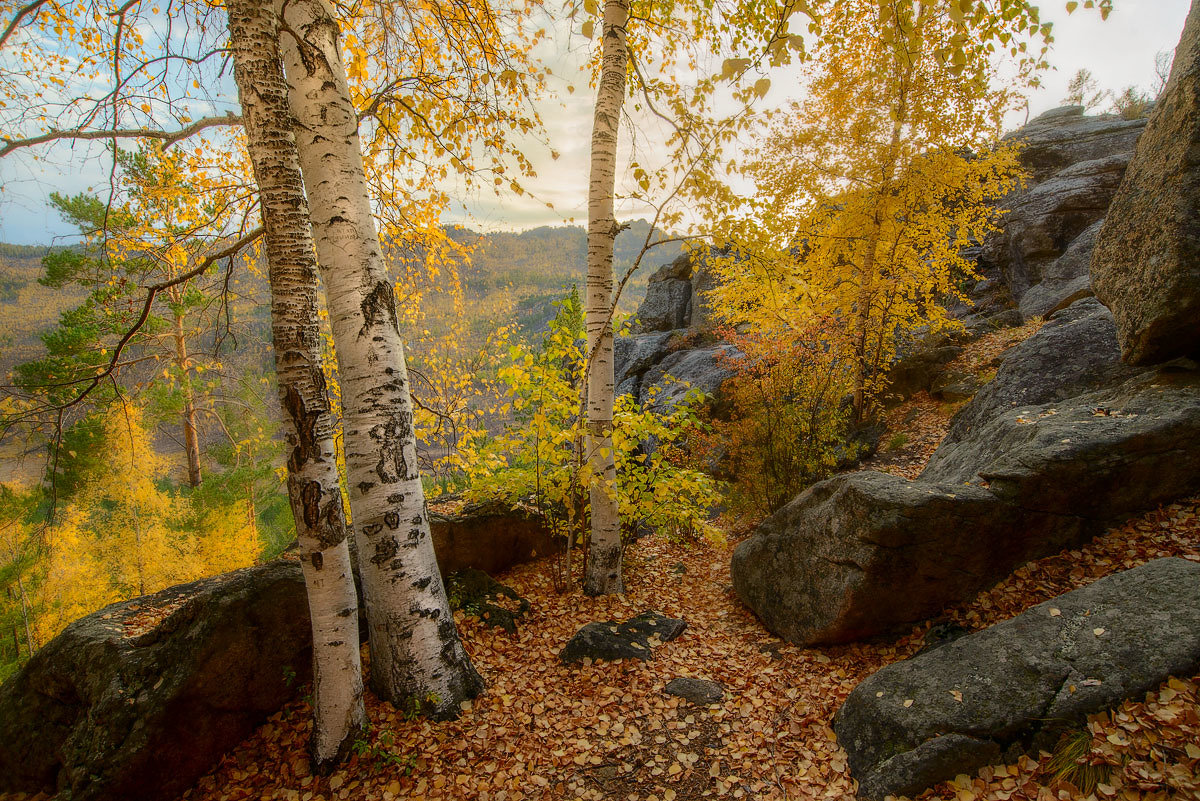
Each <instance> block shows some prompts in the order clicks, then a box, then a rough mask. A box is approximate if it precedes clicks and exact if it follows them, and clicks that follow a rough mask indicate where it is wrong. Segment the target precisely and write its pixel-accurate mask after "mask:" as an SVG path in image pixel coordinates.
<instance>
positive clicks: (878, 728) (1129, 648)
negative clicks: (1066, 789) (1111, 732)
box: [833, 559, 1200, 800]
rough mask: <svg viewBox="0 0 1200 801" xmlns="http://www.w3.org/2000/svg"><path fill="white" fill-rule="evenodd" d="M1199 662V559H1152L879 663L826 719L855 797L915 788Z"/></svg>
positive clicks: (1054, 732) (1045, 743)
mask: <svg viewBox="0 0 1200 801" xmlns="http://www.w3.org/2000/svg"><path fill="white" fill-rule="evenodd" d="M1197 670H1200V564H1196V563H1194V562H1189V561H1186V560H1183V559H1158V560H1155V561H1153V562H1150V563H1148V564H1146V565H1143V566H1141V567H1138V568H1134V569H1133V570H1128V571H1125V572H1122V573H1117V574H1115V575H1112V576H1109V577H1107V578H1103V579H1100V580H1099V581H1096V582H1095V583H1093V584H1091V585H1089V586H1087V587H1084V588H1082V589H1079V590H1076V591H1074V592H1070V593H1067V594H1065V595H1062V596H1059V597H1058V598H1055V599H1054V600H1052V601H1049V602H1047V603H1043V604H1040V605H1038V606H1035V607H1033V608H1032V609H1029V610H1027V611H1026V612H1024V613H1023V614H1021V615H1018V616H1017V617H1015V618H1013V619H1012V620H1007V621H1005V622H1003V623H998V624H996V625H995V626H992V627H991V628H988V629H985V630H983V631H980V632H977V633H975V634H972V635H970V636H967V637H963V638H961V639H957V640H955V641H953V642H950V643H947V644H945V645H943V646H941V647H939V648H937V649H935V650H931V651H927V652H925V653H922V654H920V655H918V656H916V657H914V658H912V659H909V660H906V661H903V662H897V663H895V664H893V665H889V666H888V667H885V668H883V669H882V670H880V671H879V672H877V673H875V674H874V675H873V676H871V677H870V678H869V679H867V680H866V681H864V682H863V683H862V684H860V685H859V686H858V687H856V688H855V689H854V691H853V692H851V694H850V696H849V698H848V699H847V700H846V702H845V704H843V706H842V707H841V709H839V710H838V712H837V714H836V716H835V717H834V723H833V728H834V731H835V732H836V733H837V737H838V742H839V743H840V744H841V746H842V747H843V748H845V749H846V753H847V756H848V759H849V763H850V771H851V774H852V775H853V776H854V777H855V778H856V779H858V781H859V789H858V796H859V797H860V798H863V799H878V800H881V799H883V798H884V797H885V796H887V795H911V796H916V795H918V794H920V793H921V792H922V791H923V790H925V789H926V788H927V787H930V786H932V785H934V784H936V783H938V782H941V781H945V780H948V779H952V778H954V777H955V776H956V775H957V774H959V773H966V774H968V775H972V774H974V773H975V772H976V771H977V770H978V769H979V768H981V767H983V766H985V765H988V764H995V763H999V762H1004V761H1011V760H1013V759H1015V758H1016V756H1017V755H1018V754H1020V753H1023V752H1025V751H1028V750H1030V749H1035V748H1046V747H1051V746H1053V744H1054V742H1055V739H1056V738H1057V736H1058V735H1059V734H1060V733H1061V732H1062V730H1063V728H1064V727H1065V726H1070V725H1078V724H1079V723H1081V722H1083V721H1084V720H1085V719H1086V717H1087V716H1088V715H1090V714H1094V713H1096V712H1100V711H1103V710H1105V709H1107V708H1110V707H1112V706H1114V705H1116V704H1118V703H1120V702H1121V701H1122V700H1124V699H1126V698H1139V697H1140V696H1141V695H1142V694H1143V693H1145V692H1146V691H1148V690H1150V689H1152V688H1154V687H1155V686H1157V685H1158V684H1160V683H1161V682H1163V681H1165V680H1166V679H1167V678H1168V677H1170V676H1191V675H1193V674H1194V673H1195V672H1196V671H1197Z"/></svg>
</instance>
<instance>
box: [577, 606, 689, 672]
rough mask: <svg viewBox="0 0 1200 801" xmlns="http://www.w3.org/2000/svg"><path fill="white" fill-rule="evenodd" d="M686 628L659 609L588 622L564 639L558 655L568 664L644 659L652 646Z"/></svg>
mask: <svg viewBox="0 0 1200 801" xmlns="http://www.w3.org/2000/svg"><path fill="white" fill-rule="evenodd" d="M686 628H687V623H686V622H684V621H682V620H679V619H677V618H672V617H667V616H665V615H663V614H662V613H660V612H643V613H642V614H640V615H638V616H637V617H632V618H630V619H629V620H626V621H625V622H624V623H617V622H616V621H614V620H609V621H607V622H605V623H588V624H587V625H586V626H584V627H583V628H581V629H580V630H579V631H577V632H575V634H574V636H572V637H571V639H570V640H568V641H567V644H566V645H565V646H563V649H562V651H560V652H559V654H558V658H559V659H561V660H562V661H563V662H568V663H570V662H582V661H583V660H585V659H593V660H604V661H608V662H612V661H616V660H618V659H641V660H642V661H646V660H649V659H652V658H653V656H654V654H653V648H654V646H656V645H659V644H661V643H664V642H668V641H670V640H673V639H675V638H676V637H678V636H679V635H680V634H683V631H684V629H686Z"/></svg>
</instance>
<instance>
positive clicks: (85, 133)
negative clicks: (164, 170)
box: [0, 112, 242, 158]
mask: <svg viewBox="0 0 1200 801" xmlns="http://www.w3.org/2000/svg"><path fill="white" fill-rule="evenodd" d="M241 124H242V118H241V117H240V116H239V115H237V114H234V113H233V112H226V113H225V114H224V115H223V116H220V117H202V118H201V119H198V120H196V121H195V122H193V123H192V124H191V125H188V126H187V127H186V128H180V129H179V130H178V131H157V130H154V129H153V128H119V129H115V130H82V129H79V128H68V129H66V130H61V131H47V132H46V133H44V134H41V135H39V136H31V137H29V138H28V139H7V138H5V139H4V140H3V141H4V146H3V147H0V158H4V157H5V156H7V155H8V154H9V153H11V152H13V151H14V150H20V149H21V148H25V147H33V146H34V145H41V144H45V143H47V142H57V141H60V140H63V139H110V140H111V139H157V140H159V141H160V142H162V143H163V147H170V146H171V145H174V144H176V143H177V142H180V141H182V140H184V139H187V138H189V137H191V136H195V135H196V134H198V133H199V132H200V131H203V130H205V129H207V128H216V127H220V126H224V125H241Z"/></svg>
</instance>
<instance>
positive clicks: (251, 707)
mask: <svg viewBox="0 0 1200 801" xmlns="http://www.w3.org/2000/svg"><path fill="white" fill-rule="evenodd" d="M311 649H312V633H311V631H310V626H309V617H308V601H307V597H306V595H305V590H304V579H303V577H302V576H301V574H300V565H299V564H297V563H295V562H290V561H275V562H271V563H269V564H266V565H263V566H261V567H251V568H246V569H244V570H237V571H234V572H232V573H226V574H224V575H222V576H217V577H216V578H212V579H206V580H204V581H198V582H194V583H192V584H184V585H181V586H178V587H172V588H170V589H167V590H163V591H162V592H159V593H155V594H154V595H149V596H145V597H143V598H136V599H134V600H132V601H126V602H123V603H118V604H113V605H112V606H108V607H105V608H104V609H101V610H100V611H98V612H94V613H92V614H90V615H88V616H87V617H84V618H81V619H79V620H77V621H75V622H74V623H72V624H71V625H69V626H67V628H66V629H65V630H64V631H63V632H62V633H61V634H59V635H58V636H57V637H55V638H54V639H53V640H51V641H50V642H49V643H48V644H47V645H46V646H45V647H44V648H42V649H41V650H40V651H38V652H37V653H36V654H34V656H33V658H32V659H30V660H29V662H28V663H27V664H26V665H25V666H24V667H23V668H22V669H21V670H20V671H19V672H17V673H16V674H15V675H14V676H12V677H11V678H9V680H8V681H6V682H5V683H4V685H3V686H0V792H5V791H23V792H31V793H35V792H38V791H40V790H45V791H48V792H51V793H54V792H57V793H58V795H57V796H56V797H57V798H60V799H64V801H66V800H67V799H70V801H85V800H86V801H100V800H101V799H103V800H105V801H108V800H110V799H111V801H118V799H121V800H122V801H157V800H158V799H172V798H175V797H177V796H178V795H179V794H180V793H182V792H183V791H184V790H186V789H187V788H188V787H189V786H190V785H191V784H192V783H194V782H195V781H196V780H197V779H198V778H200V777H201V776H203V775H204V774H205V773H207V772H208V771H209V770H210V769H211V768H212V766H213V765H214V764H215V763H216V762H217V760H219V759H220V758H221V756H222V755H223V754H224V753H225V752H226V751H228V750H229V749H230V748H232V747H234V746H235V745H237V744H238V743H240V742H241V741H242V740H244V739H245V738H246V737H248V736H249V735H250V733H251V732H253V731H254V728H255V727H256V726H258V725H259V724H261V723H262V722H264V721H265V720H266V719H267V718H268V717H269V716H270V715H272V714H273V713H275V712H276V711H277V710H278V709H279V708H280V707H281V706H283V704H284V703H285V702H286V701H287V700H288V699H290V698H291V697H293V696H294V695H295V694H296V693H297V692H298V691H299V688H300V685H301V684H303V683H305V682H306V681H308V679H309V677H310V675H311V660H312V657H311Z"/></svg>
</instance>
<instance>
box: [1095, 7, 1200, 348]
mask: <svg viewBox="0 0 1200 801" xmlns="http://www.w3.org/2000/svg"><path fill="white" fill-rule="evenodd" d="M1092 281H1093V283H1094V284H1095V287H1096V294H1097V296H1098V297H1100V298H1101V300H1103V301H1104V303H1105V305H1107V306H1108V307H1109V308H1110V309H1112V311H1113V315H1114V316H1115V317H1116V320H1117V331H1118V337H1119V339H1120V342H1121V351H1122V353H1123V354H1124V357H1125V360H1126V361H1128V362H1129V363H1131V364H1152V363H1155V362H1160V361H1164V360H1166V359H1172V358H1175V357H1177V356H1193V355H1196V354H1200V325H1198V324H1197V319H1198V318H1200V3H1193V4H1192V10H1191V13H1190V14H1189V15H1188V20H1187V24H1186V25H1185V27H1184V31H1183V38H1182V39H1181V40H1180V43H1179V47H1178V48H1177V49H1176V51H1175V63H1174V65H1173V66H1172V68H1171V77H1170V79H1169V80H1168V82H1167V87H1166V89H1165V91H1164V92H1163V95H1162V97H1161V98H1160V100H1159V102H1158V103H1157V104H1156V106H1155V108H1154V111H1153V112H1152V113H1151V115H1150V122H1149V124H1148V125H1147V126H1146V133H1145V134H1144V135H1143V136H1142V138H1141V140H1140V141H1139V142H1138V146H1137V150H1136V152H1135V154H1134V157H1133V161H1132V163H1131V164H1130V168H1129V173H1128V175H1127V176H1126V178H1125V182H1124V183H1123V184H1122V186H1121V190H1120V192H1119V193H1118V194H1117V197H1116V198H1115V199H1114V200H1113V205H1112V208H1111V210H1110V212H1109V215H1108V218H1107V220H1106V221H1105V224H1104V228H1103V230H1102V231H1101V232H1100V238H1099V241H1098V242H1097V244H1096V250H1095V253H1094V255H1093V257H1092Z"/></svg>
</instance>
